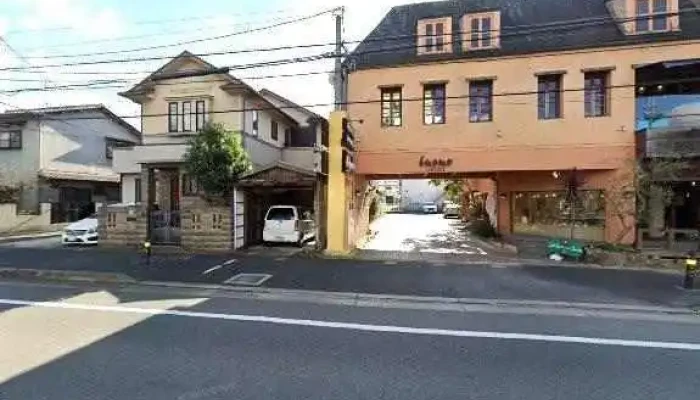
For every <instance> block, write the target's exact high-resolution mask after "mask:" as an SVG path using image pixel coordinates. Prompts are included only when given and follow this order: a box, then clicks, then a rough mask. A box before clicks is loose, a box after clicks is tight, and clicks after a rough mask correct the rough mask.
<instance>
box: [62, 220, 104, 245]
mask: <svg viewBox="0 0 700 400" xmlns="http://www.w3.org/2000/svg"><path fill="white" fill-rule="evenodd" d="M97 239H98V234H97V218H96V217H95V216H91V217H88V218H85V219H81V220H80V221H77V222H73V223H72V224H70V225H68V226H67V227H65V228H64V229H63V232H62V234H61V243H63V244H64V245H68V244H97Z"/></svg>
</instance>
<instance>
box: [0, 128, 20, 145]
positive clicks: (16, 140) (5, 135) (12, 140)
mask: <svg viewBox="0 0 700 400" xmlns="http://www.w3.org/2000/svg"><path fill="white" fill-rule="evenodd" d="M21 148H22V131H9V132H0V150H16V149H21Z"/></svg>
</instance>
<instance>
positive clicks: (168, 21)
mask: <svg viewBox="0 0 700 400" xmlns="http://www.w3.org/2000/svg"><path fill="white" fill-rule="evenodd" d="M289 11H296V10H294V9H292V8H288V9H279V10H271V11H261V12H249V13H233V14H210V15H202V16H191V17H183V18H168V19H154V20H142V21H133V22H130V25H167V24H172V23H177V22H192V21H198V20H207V19H216V18H220V17H240V16H254V15H265V16H269V15H271V14H283V13H287V12H289ZM72 30H75V28H73V27H67V26H65V27H56V28H39V29H12V30H9V31H7V32H6V35H17V34H24V33H29V34H31V33H34V32H58V31H72Z"/></svg>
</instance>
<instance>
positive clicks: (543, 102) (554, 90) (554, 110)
mask: <svg viewBox="0 0 700 400" xmlns="http://www.w3.org/2000/svg"><path fill="white" fill-rule="evenodd" d="M537 116H538V118H539V119H556V118H561V75H560V74H556V75H541V76H539V77H537Z"/></svg>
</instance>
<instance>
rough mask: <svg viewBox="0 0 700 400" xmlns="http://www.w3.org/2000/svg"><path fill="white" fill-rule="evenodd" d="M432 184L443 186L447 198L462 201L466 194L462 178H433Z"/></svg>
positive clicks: (454, 201)
mask: <svg viewBox="0 0 700 400" xmlns="http://www.w3.org/2000/svg"><path fill="white" fill-rule="evenodd" d="M430 184H431V185H433V186H436V187H441V188H442V190H443V192H444V193H445V197H447V200H449V201H451V202H453V203H461V202H462V196H464V181H462V180H460V179H431V180H430Z"/></svg>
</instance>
